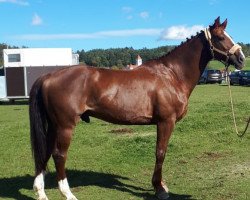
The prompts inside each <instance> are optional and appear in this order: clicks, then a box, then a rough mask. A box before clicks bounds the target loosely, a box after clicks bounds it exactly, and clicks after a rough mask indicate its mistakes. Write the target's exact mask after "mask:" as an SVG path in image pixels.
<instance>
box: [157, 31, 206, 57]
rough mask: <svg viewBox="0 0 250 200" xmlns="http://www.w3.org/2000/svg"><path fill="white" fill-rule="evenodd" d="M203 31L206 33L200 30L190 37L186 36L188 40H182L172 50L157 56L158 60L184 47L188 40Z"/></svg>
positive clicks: (196, 36)
mask: <svg viewBox="0 0 250 200" xmlns="http://www.w3.org/2000/svg"><path fill="white" fill-rule="evenodd" d="M202 33H204V31H203V30H201V31H200V32H197V33H196V35H192V36H191V37H190V38H186V40H185V41H183V42H181V44H180V45H177V46H175V47H174V48H173V49H171V50H170V51H169V52H167V53H166V54H165V55H163V56H160V57H158V58H156V60H160V59H162V58H165V57H167V56H169V55H170V54H172V53H173V52H175V51H176V50H178V49H180V48H182V47H183V46H184V45H185V44H187V43H188V42H190V41H192V40H193V39H195V38H198V37H199V36H200V35H201V34H202Z"/></svg>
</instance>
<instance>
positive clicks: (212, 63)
mask: <svg viewBox="0 0 250 200" xmlns="http://www.w3.org/2000/svg"><path fill="white" fill-rule="evenodd" d="M208 66H209V68H212V69H223V68H225V66H224V65H223V64H222V63H221V62H219V61H215V60H213V61H210V62H209V64H208ZM229 69H230V70H231V71H234V70H235V68H234V67H233V66H230V68H229ZM244 70H250V57H248V58H246V63H245V67H244Z"/></svg>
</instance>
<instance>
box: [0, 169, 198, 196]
mask: <svg viewBox="0 0 250 200" xmlns="http://www.w3.org/2000/svg"><path fill="white" fill-rule="evenodd" d="M67 175H68V177H69V179H70V180H69V182H70V186H71V188H72V189H73V192H74V188H76V187H79V186H91V185H93V186H98V187H102V188H108V189H113V190H118V191H121V192H127V193H130V194H132V195H134V196H136V197H139V198H141V199H144V200H156V197H155V196H154V192H153V190H146V189H143V188H140V187H137V186H134V185H131V184H126V183H123V181H126V180H129V178H126V177H122V176H119V175H114V174H108V173H101V172H93V171H78V170H68V171H67ZM55 177H56V175H55V173H49V174H47V175H46V189H53V188H57V183H56V181H55V180H56V178H55ZM33 181H34V177H32V176H31V175H26V176H19V177H13V178H1V179H0V188H1V189H0V198H13V199H33V198H31V197H28V196H26V195H25V194H22V193H21V191H20V190H22V189H26V190H31V189H32V184H33ZM58 195H59V194H58ZM191 199H193V198H192V196H191V195H183V194H182V195H180V194H173V193H170V198H169V200H191Z"/></svg>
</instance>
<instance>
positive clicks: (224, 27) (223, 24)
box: [220, 19, 227, 30]
mask: <svg viewBox="0 0 250 200" xmlns="http://www.w3.org/2000/svg"><path fill="white" fill-rule="evenodd" d="M220 27H222V28H223V29H224V30H225V29H226V27H227V19H226V20H225V21H224V22H223V23H222V24H221V25H220Z"/></svg>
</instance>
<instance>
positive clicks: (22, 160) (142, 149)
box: [0, 85, 250, 200]
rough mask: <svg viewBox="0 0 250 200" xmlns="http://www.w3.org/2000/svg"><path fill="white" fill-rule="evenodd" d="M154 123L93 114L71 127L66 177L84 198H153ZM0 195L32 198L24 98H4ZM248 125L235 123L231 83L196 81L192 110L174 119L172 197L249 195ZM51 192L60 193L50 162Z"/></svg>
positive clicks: (243, 109)
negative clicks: (12, 101)
mask: <svg viewBox="0 0 250 200" xmlns="http://www.w3.org/2000/svg"><path fill="white" fill-rule="evenodd" d="M232 92H233V96H234V103H235V110H236V115H237V122H238V125H239V129H240V130H242V129H243V128H244V125H245V120H246V117H247V116H249V110H250V103H249V102H250V95H249V94H250V87H240V86H233V87H232ZM155 140H156V134H155V126H118V125H112V124H109V123H106V122H103V121H100V120H96V119H93V118H92V119H91V123H90V124H86V123H83V122H82V123H80V124H79V125H78V126H77V128H76V130H75V133H74V137H73V141H72V143H71V146H70V151H69V158H68V161H67V169H68V179H69V184H70V185H71V187H72V191H73V193H74V194H75V195H76V197H78V199H79V200H81V199H83V200H85V199H88V200H92V199H95V200H98V199H102V200H103V199H107V200H117V199H125V200H142V199H146V200H154V199H155V197H154V192H153V190H152V186H151V176H152V172H153V168H154V162H155V158H154V152H155ZM0 141H1V145H0V152H1V153H0V163H1V164H0V199H35V195H34V192H33V190H32V184H33V173H34V166H33V160H32V157H31V151H30V144H29V121H28V106H27V105H0ZM249 150H250V130H248V132H247V133H246V136H245V137H244V138H238V137H237V136H236V134H235V132H234V129H233V123H232V117H231V111H230V104H229V97H228V89H227V87H226V86H222V85H198V86H197V87H196V89H195V90H194V92H193V94H192V96H191V98H190V103H189V112H188V115H187V116H186V117H185V118H184V119H183V120H182V121H180V122H179V123H177V125H176V128H175V130H174V133H173V135H172V137H171V140H170V143H169V148H168V154H167V156H166V159H165V163H164V168H163V171H164V173H163V175H164V179H165V180H166V182H167V183H168V186H169V189H170V192H171V198H170V199H208V200H210V199H211V200H215V199H216V200H218V199H219V200H227V199H230V200H241V199H242V200H243V199H244V200H245V199H249V197H250V190H249V188H250V154H249ZM49 169H50V173H49V174H47V175H46V183H45V184H46V193H47V195H48V197H49V198H50V199H53V200H57V199H63V198H62V197H61V196H60V194H59V191H58V190H57V183H56V179H55V170H54V166H53V163H52V161H50V162H49Z"/></svg>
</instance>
